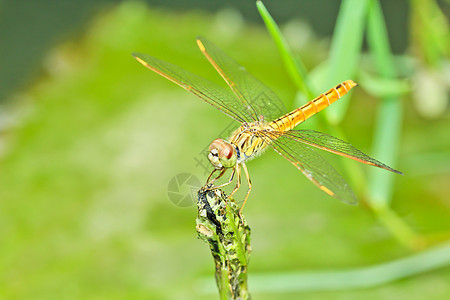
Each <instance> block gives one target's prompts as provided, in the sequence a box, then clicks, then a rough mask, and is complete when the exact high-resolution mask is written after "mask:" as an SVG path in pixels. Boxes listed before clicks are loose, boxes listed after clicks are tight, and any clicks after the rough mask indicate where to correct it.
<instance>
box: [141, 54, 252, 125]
mask: <svg viewBox="0 0 450 300" xmlns="http://www.w3.org/2000/svg"><path fill="white" fill-rule="evenodd" d="M133 56H134V57H135V58H136V59H137V60H138V61H139V62H140V63H141V64H142V65H144V66H145V67H147V68H149V69H150V70H152V71H154V72H155V73H157V74H159V75H161V76H163V77H165V78H167V79H169V80H170V81H172V82H174V83H176V84H178V85H179V86H181V87H182V88H184V89H185V90H187V91H189V92H191V93H193V94H194V95H196V96H198V97H200V98H201V99H203V100H205V101H206V102H207V103H209V104H211V105H212V106H214V107H215V108H217V109H219V110H220V111H222V112H223V113H225V114H226V115H228V116H230V117H232V118H233V119H235V120H236V121H238V122H246V121H247V122H248V121H251V117H250V115H249V113H248V111H247V110H246V108H245V107H244V106H243V105H242V103H241V102H240V101H239V99H237V98H236V97H235V96H234V95H233V94H232V93H231V92H229V91H228V90H226V89H224V88H222V87H220V86H218V85H216V84H214V83H212V82H210V81H209V80H206V79H204V78H202V77H200V76H198V75H195V74H193V73H191V72H189V71H186V70H184V69H183V68H180V67H178V66H176V65H173V64H170V63H168V62H165V61H162V60H159V59H157V58H155V57H153V56H150V55H147V54H142V53H133Z"/></svg>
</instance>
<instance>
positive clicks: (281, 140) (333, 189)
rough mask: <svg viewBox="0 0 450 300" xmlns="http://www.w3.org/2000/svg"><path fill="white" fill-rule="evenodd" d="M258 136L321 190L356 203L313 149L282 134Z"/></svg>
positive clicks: (330, 168) (262, 134)
mask: <svg viewBox="0 0 450 300" xmlns="http://www.w3.org/2000/svg"><path fill="white" fill-rule="evenodd" d="M259 135H261V138H263V139H264V140H265V141H266V142H267V143H269V145H270V146H271V147H272V148H273V149H274V150H275V151H276V152H278V154H280V155H281V156H283V157H284V158H286V159H287V160H288V161H289V162H291V163H292V164H293V165H294V166H295V167H296V168H297V169H299V170H300V171H302V173H303V174H304V175H305V176H306V177H307V178H308V179H309V180H311V181H312V182H313V183H314V184H315V185H316V186H318V187H319V188H320V189H321V190H323V191H324V192H326V193H327V194H329V195H330V196H333V197H335V198H337V199H339V200H341V201H343V202H345V203H348V204H356V203H357V202H358V200H357V198H356V196H355V194H354V193H353V191H352V189H351V188H350V186H349V185H348V183H347V182H346V181H345V179H344V178H343V177H342V176H341V175H340V174H339V173H338V172H337V171H336V170H335V169H334V168H333V167H332V166H331V165H330V164H329V163H328V162H327V161H326V160H325V159H324V158H323V157H322V156H320V155H319V154H318V153H317V152H316V150H315V149H314V148H312V147H310V146H309V145H306V144H303V143H301V142H299V141H298V140H296V139H293V138H292V137H290V136H288V135H286V134H284V133H282V132H270V133H269V132H264V131H261V132H259Z"/></svg>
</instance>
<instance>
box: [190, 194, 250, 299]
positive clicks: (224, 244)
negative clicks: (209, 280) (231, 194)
mask: <svg viewBox="0 0 450 300" xmlns="http://www.w3.org/2000/svg"><path fill="white" fill-rule="evenodd" d="M197 207H198V216H197V220H196V223H197V227H196V228H197V232H198V237H199V238H200V239H202V240H203V241H204V242H206V243H208V244H209V247H210V249H211V254H212V256H213V259H214V264H215V269H216V283H217V287H218V289H219V295H220V298H221V299H249V298H250V294H249V292H248V282H247V265H248V260H249V252H250V228H249V227H248V225H247V223H246V221H245V219H244V218H243V216H242V215H240V214H239V206H238V205H237V204H236V202H234V200H233V199H227V197H226V196H225V195H224V193H223V192H222V191H221V190H218V189H216V190H208V189H201V190H200V191H199V192H198V202H197Z"/></svg>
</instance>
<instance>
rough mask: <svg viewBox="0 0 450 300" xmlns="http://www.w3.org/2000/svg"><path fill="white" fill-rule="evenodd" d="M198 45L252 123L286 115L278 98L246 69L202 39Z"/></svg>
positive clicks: (199, 39)
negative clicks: (261, 119)
mask: <svg viewBox="0 0 450 300" xmlns="http://www.w3.org/2000/svg"><path fill="white" fill-rule="evenodd" d="M197 44H198V46H199V48H200V50H201V51H202V52H203V54H204V55H205V56H206V58H207V59H208V60H209V62H210V63H211V64H212V65H213V67H214V68H215V69H216V70H217V72H219V74H220V75H221V76H222V78H223V79H224V80H225V81H226V83H227V84H228V86H229V87H230V88H231V90H232V91H233V93H234V94H235V95H236V97H238V99H239V100H240V101H241V102H242V104H243V106H244V107H245V108H246V109H247V111H248V114H249V116H250V117H251V119H252V122H253V121H258V120H260V116H263V117H264V119H265V120H266V121H272V120H275V119H277V118H278V117H280V116H282V115H283V114H285V113H286V108H285V106H284V104H283V102H282V101H281V100H280V99H279V98H278V96H277V95H276V94H275V93H274V92H273V91H272V90H271V89H269V88H268V87H266V86H265V85H264V84H263V83H261V82H260V81H259V80H258V79H256V78H255V77H253V76H252V75H251V74H250V73H248V72H247V71H246V70H245V68H244V67H242V66H241V65H239V64H238V63H237V62H235V61H234V60H233V59H232V58H230V57H229V56H228V55H226V54H225V53H224V52H223V51H222V50H220V49H219V48H217V47H216V46H215V45H214V44H213V43H211V42H209V41H207V40H206V39H204V38H202V37H198V38H197Z"/></svg>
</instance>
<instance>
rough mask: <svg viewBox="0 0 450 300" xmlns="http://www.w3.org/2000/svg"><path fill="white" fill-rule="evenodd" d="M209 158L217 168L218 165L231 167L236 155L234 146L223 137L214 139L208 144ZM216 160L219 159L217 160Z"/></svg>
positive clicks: (234, 162) (234, 163) (233, 164)
mask: <svg viewBox="0 0 450 300" xmlns="http://www.w3.org/2000/svg"><path fill="white" fill-rule="evenodd" d="M209 152H210V154H209V156H208V157H209V160H210V161H211V163H212V164H213V165H214V166H215V167H216V168H217V167H218V166H219V165H221V166H223V167H225V168H231V167H234V166H235V165H236V161H237V155H236V151H235V150H234V147H233V146H232V145H231V144H230V143H228V142H227V141H224V140H223V139H215V140H214V141H212V143H211V145H209ZM217 158H218V160H219V161H220V163H219V161H217Z"/></svg>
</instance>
